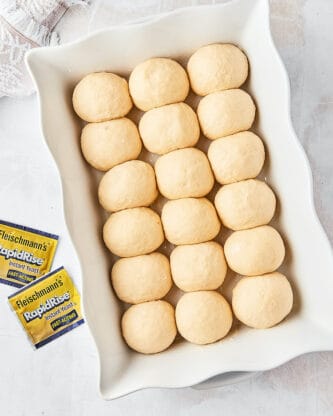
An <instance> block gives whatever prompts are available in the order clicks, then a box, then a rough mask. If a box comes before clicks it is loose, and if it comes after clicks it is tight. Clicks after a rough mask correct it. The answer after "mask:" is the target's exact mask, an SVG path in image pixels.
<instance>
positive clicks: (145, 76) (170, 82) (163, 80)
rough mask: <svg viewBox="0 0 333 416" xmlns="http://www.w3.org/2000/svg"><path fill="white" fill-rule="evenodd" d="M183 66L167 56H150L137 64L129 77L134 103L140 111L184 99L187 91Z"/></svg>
mask: <svg viewBox="0 0 333 416" xmlns="http://www.w3.org/2000/svg"><path fill="white" fill-rule="evenodd" d="M189 88H190V87H189V80H188V78H187V74H186V72H185V70H184V68H183V67H182V66H181V65H180V64H179V63H178V62H176V61H174V60H172V59H168V58H152V59H148V60H147V61H145V62H142V63H141V64H139V65H137V66H136V67H135V68H134V69H133V71H132V73H131V76H130V79H129V89H130V93H131V96H132V98H133V101H134V104H135V105H136V106H137V107H138V108H139V109H140V110H142V111H148V110H151V109H152V108H155V107H161V106H162V105H166V104H172V103H179V102H181V101H184V100H185V98H186V97H187V94H188V92H189Z"/></svg>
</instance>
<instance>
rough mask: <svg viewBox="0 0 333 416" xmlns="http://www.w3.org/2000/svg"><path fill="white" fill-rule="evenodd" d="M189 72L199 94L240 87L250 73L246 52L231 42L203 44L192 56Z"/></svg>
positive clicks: (194, 89)
mask: <svg viewBox="0 0 333 416" xmlns="http://www.w3.org/2000/svg"><path fill="white" fill-rule="evenodd" d="M187 72H188V75H189V78H190V82H191V87H192V89H193V91H194V92H195V93H196V94H198V95H207V94H210V93H212V92H215V91H221V90H229V89H230V88H239V87H240V86H241V85H242V84H243V83H244V82H245V80H246V78H247V75H248V62H247V58H246V56H245V54H244V53H243V52H242V51H241V50H240V49H239V48H237V46H235V45H231V44H213V45H207V46H203V47H202V48H200V49H198V50H197V51H196V52H194V54H193V55H192V56H191V57H190V59H189V61H188V64H187Z"/></svg>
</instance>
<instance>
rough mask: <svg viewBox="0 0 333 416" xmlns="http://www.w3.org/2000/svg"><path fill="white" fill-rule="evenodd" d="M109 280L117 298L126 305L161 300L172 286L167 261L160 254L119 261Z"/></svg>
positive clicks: (113, 268)
mask: <svg viewBox="0 0 333 416" xmlns="http://www.w3.org/2000/svg"><path fill="white" fill-rule="evenodd" d="M111 279H112V286H113V289H114V290H115V292H116V294H117V296H118V298H119V299H120V300H122V301H123V302H127V303H142V302H147V301H151V300H157V299H161V298H163V297H164V296H165V295H166V294H167V293H168V292H169V290H170V289H171V286H172V279H171V273H170V264H169V260H168V258H167V257H166V256H164V255H163V254H161V253H152V254H146V255H143V256H137V257H129V258H126V259H119V260H118V261H116V262H115V264H114V265H113V267H112V272H111Z"/></svg>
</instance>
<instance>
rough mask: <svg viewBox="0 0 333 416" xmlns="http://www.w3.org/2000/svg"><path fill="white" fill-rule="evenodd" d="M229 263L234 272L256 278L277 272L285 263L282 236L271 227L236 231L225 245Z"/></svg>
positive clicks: (264, 226)
mask: <svg viewBox="0 0 333 416" xmlns="http://www.w3.org/2000/svg"><path fill="white" fill-rule="evenodd" d="M224 254H225V257H226V260H227V263H228V265H229V267H230V269H232V270H233V271H235V272H236V273H239V274H243V275H245V276H256V275H259V274H265V273H270V272H273V271H274V270H276V269H277V268H278V267H280V265H281V264H282V262H283V259H284V255H285V248H284V244H283V240H282V238H281V236H280V234H279V233H278V232H277V231H276V230H275V229H274V228H273V227H270V226H269V225H263V226H261V227H257V228H252V229H251V230H242V231H235V232H234V233H232V234H231V236H230V237H228V239H227V241H226V242H225V244H224Z"/></svg>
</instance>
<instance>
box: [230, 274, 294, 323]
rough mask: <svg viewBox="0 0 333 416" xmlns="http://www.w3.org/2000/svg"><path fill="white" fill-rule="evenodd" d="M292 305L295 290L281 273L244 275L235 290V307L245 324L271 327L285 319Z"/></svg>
mask: <svg viewBox="0 0 333 416" xmlns="http://www.w3.org/2000/svg"><path fill="white" fill-rule="evenodd" d="M292 306H293V292H292V289H291V286H290V283H289V282H288V280H287V278H286V277H285V276H284V275H283V274H281V273H270V274H265V275H264V276H254V277H244V278H243V279H241V280H240V281H239V282H238V283H237V285H236V286H235V287H234V289H233V292H232V308H233V311H234V314H235V315H236V317H237V318H238V319H239V320H240V321H241V322H243V324H245V325H247V326H250V327H252V328H260V329H263V328H270V327H272V326H274V325H276V324H278V323H279V322H281V321H282V319H284V318H285V317H286V316H287V315H288V314H289V312H290V311H291V308H292Z"/></svg>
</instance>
